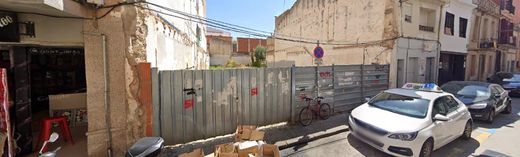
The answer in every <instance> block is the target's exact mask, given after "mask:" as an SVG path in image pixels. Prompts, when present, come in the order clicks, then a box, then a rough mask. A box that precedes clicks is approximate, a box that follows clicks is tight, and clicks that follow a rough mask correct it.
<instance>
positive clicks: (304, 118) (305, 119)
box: [298, 107, 313, 126]
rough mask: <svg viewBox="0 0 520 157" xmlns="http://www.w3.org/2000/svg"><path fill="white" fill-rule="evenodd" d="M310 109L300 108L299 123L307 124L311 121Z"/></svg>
mask: <svg viewBox="0 0 520 157" xmlns="http://www.w3.org/2000/svg"><path fill="white" fill-rule="evenodd" d="M312 117H313V115H312V111H311V110H310V109H309V108H308V107H305V108H302V110H301V111H300V115H299V116H298V118H299V121H300V124H301V125H303V126H307V125H309V124H311V123H312Z"/></svg>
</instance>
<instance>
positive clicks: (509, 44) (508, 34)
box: [495, 0, 518, 72]
mask: <svg viewBox="0 0 520 157" xmlns="http://www.w3.org/2000/svg"><path fill="white" fill-rule="evenodd" d="M495 2H497V3H499V4H500V14H501V17H500V27H499V38H498V39H499V40H498V51H497V56H496V57H497V59H496V61H497V62H498V63H497V64H496V67H495V71H503V72H514V71H516V64H517V60H516V55H517V54H516V53H517V51H518V41H517V36H516V35H515V30H514V29H515V28H514V27H515V23H514V22H515V21H514V18H515V12H516V7H515V5H514V3H513V0H495Z"/></svg>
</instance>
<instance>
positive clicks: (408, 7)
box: [403, 3, 412, 23]
mask: <svg viewBox="0 0 520 157" xmlns="http://www.w3.org/2000/svg"><path fill="white" fill-rule="evenodd" d="M403 11H404V21H406V22H408V23H412V4H411V3H404V9H403Z"/></svg>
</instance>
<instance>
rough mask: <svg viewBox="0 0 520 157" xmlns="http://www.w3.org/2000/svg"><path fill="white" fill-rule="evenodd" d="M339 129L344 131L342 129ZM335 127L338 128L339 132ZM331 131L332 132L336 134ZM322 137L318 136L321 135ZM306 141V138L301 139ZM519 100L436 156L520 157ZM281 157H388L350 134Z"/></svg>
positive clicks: (306, 144)
mask: <svg viewBox="0 0 520 157" xmlns="http://www.w3.org/2000/svg"><path fill="white" fill-rule="evenodd" d="M337 127H343V126H342V125H339V126H337ZM337 127H335V128H337ZM335 128H330V129H329V130H334V129H335ZM318 133H319V132H318ZM302 138H303V137H302ZM519 145H520V99H519V98H514V99H513V113H512V114H500V115H498V116H497V117H496V118H495V121H494V122H493V123H492V124H488V123H486V122H481V121H475V125H474V129H473V132H472V139H470V140H455V141H453V142H451V143H449V144H447V145H445V146H444V147H441V148H440V149H438V150H436V151H435V152H434V153H433V156H435V157H451V156H456V157H459V156H479V157H515V156H520V149H519V148H520V146H519ZM281 155H282V156H331V157H332V156H348V157H357V156H370V157H372V156H373V157H380V156H381V157H382V156H389V155H387V154H385V153H383V152H381V151H379V150H377V149H375V148H372V147H371V146H369V145H367V144H365V143H363V142H361V141H360V140H358V139H357V138H356V137H354V136H352V135H350V132H348V131H346V132H339V133H337V134H333V135H329V136H326V137H323V138H320V139H316V140H313V141H308V142H300V143H298V144H296V145H294V146H291V147H287V148H285V149H283V150H281Z"/></svg>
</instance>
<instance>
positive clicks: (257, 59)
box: [251, 46, 267, 67]
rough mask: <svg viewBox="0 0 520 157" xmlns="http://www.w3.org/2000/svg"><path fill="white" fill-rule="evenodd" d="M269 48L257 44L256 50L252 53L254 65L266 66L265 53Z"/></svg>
mask: <svg viewBox="0 0 520 157" xmlns="http://www.w3.org/2000/svg"><path fill="white" fill-rule="evenodd" d="M266 52H267V49H266V48H265V47H262V46H257V47H256V48H255V52H253V54H251V63H252V66H254V67H265V55H266Z"/></svg>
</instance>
